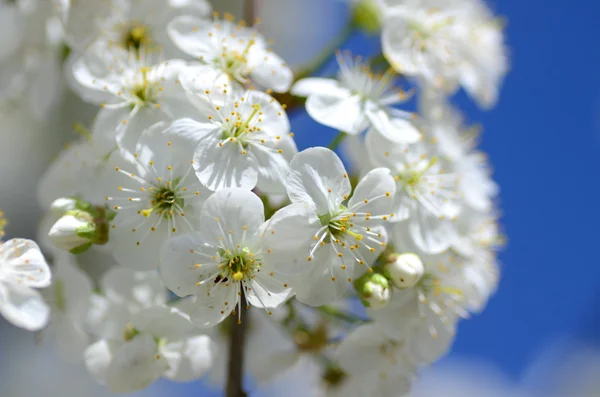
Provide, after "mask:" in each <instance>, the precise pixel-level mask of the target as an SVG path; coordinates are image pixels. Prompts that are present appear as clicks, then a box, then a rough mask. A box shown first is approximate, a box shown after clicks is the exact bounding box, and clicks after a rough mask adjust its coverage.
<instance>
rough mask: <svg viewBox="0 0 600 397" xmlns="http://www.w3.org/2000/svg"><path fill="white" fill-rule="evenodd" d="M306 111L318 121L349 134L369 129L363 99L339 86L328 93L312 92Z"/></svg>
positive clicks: (307, 101)
mask: <svg viewBox="0 0 600 397" xmlns="http://www.w3.org/2000/svg"><path fill="white" fill-rule="evenodd" d="M306 111H307V112H308V114H309V115H310V117H312V118H313V119H315V120H316V121H318V122H319V123H321V124H323V125H326V126H328V127H331V128H335V129H336V130H339V131H342V132H345V133H347V134H349V135H357V134H360V133H361V132H363V131H364V130H366V129H367V126H368V121H367V119H366V116H365V109H364V103H363V100H362V99H361V98H360V96H358V95H353V94H352V92H350V90H346V89H342V88H337V89H335V90H332V91H331V92H329V93H327V94H312V95H310V96H309V97H308V99H307V100H306Z"/></svg>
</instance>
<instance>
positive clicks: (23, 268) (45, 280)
mask: <svg viewBox="0 0 600 397" xmlns="http://www.w3.org/2000/svg"><path fill="white" fill-rule="evenodd" d="M51 278H52V276H51V274H50V268H49V267H48V264H47V263H46V259H44V256H43V255H42V252H41V251H40V247H38V245H37V244H36V243H35V241H32V240H27V239H22V238H14V239H11V240H8V241H6V242H4V243H1V245H0V280H4V281H7V282H9V283H15V284H17V283H18V284H22V285H24V286H28V287H35V288H43V287H47V286H49V285H50V280H51Z"/></svg>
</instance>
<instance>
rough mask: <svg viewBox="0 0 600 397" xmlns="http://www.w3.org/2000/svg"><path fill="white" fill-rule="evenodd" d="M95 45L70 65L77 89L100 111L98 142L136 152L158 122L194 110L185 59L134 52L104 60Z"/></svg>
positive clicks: (178, 116) (98, 46)
mask: <svg viewBox="0 0 600 397" xmlns="http://www.w3.org/2000/svg"><path fill="white" fill-rule="evenodd" d="M105 51H106V47H105V46H103V45H96V46H94V47H91V48H89V49H88V50H87V51H86V53H85V54H84V55H83V56H82V57H81V58H79V59H78V60H77V61H75V62H74V63H73V65H72V77H73V82H72V85H73V86H74V87H73V88H74V89H75V90H76V91H77V92H78V94H79V95H80V96H81V97H82V98H83V99H84V100H86V101H88V102H91V103H94V104H98V105H100V106H101V110H100V112H99V113H98V115H97V117H96V121H95V125H94V129H93V132H94V135H100V136H99V138H97V139H112V140H113V141H114V140H115V139H116V141H117V142H118V143H119V144H120V145H121V146H123V147H125V148H127V149H129V150H131V151H133V150H134V148H135V145H136V143H137V140H138V139H139V136H140V133H141V132H142V131H143V130H145V129H146V128H148V127H149V126H151V125H152V124H154V123H156V122H159V121H171V120H174V119H177V118H181V117H186V116H187V115H189V114H190V112H193V110H194V108H193V106H192V105H191V104H190V103H189V101H188V100H187V98H186V96H185V92H184V90H183V88H182V87H181V84H180V83H179V80H178V76H179V73H180V72H181V71H182V70H183V69H184V68H185V67H186V63H185V62H184V61H182V60H178V59H171V60H168V61H159V60H157V59H156V57H154V56H146V55H145V54H141V55H138V54H136V53H134V52H129V53H127V54H120V55H117V56H114V57H112V58H110V59H108V60H106V59H102V58H101V56H102V55H101V54H104V52H105Z"/></svg>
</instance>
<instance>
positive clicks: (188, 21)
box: [168, 15, 292, 92]
mask: <svg viewBox="0 0 600 397" xmlns="http://www.w3.org/2000/svg"><path fill="white" fill-rule="evenodd" d="M168 32H169V35H170V37H171V39H172V40H173V42H174V43H175V45H177V46H178V47H179V48H180V49H181V50H183V51H184V52H186V53H187V54H188V55H191V56H193V57H194V58H196V59H198V60H199V61H200V63H201V65H198V66H196V67H194V68H193V70H194V73H195V74H198V75H200V74H205V73H212V72H217V73H218V78H219V79H222V80H223V81H224V82H226V84H227V86H229V87H232V88H234V89H236V88H238V89H239V88H242V87H243V86H246V87H247V86H249V85H251V84H256V85H258V86H260V87H262V88H265V89H272V90H273V91H275V92H286V91H287V90H288V89H289V88H290V85H291V84H292V71H291V70H290V68H289V67H288V66H287V64H286V63H285V62H284V61H283V60H282V59H281V58H280V57H279V56H277V55H276V54H274V53H273V52H271V51H270V50H269V49H268V47H267V43H266V41H265V39H264V38H263V37H262V36H261V35H260V34H259V33H258V32H257V31H256V30H254V29H252V28H248V27H246V26H244V24H242V23H239V24H235V23H234V22H233V21H232V20H231V19H225V20H215V21H210V20H203V19H198V18H195V17H193V16H188V15H185V16H181V17H178V18H175V19H174V20H173V21H171V23H169V25H168Z"/></svg>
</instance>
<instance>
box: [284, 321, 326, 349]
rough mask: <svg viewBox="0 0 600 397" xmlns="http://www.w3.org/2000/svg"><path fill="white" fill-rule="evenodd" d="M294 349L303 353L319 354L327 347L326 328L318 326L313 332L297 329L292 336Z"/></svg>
mask: <svg viewBox="0 0 600 397" xmlns="http://www.w3.org/2000/svg"><path fill="white" fill-rule="evenodd" d="M292 338H293V340H294V343H295V344H296V348H297V349H298V350H300V351H301V352H305V353H319V352H320V351H321V350H323V349H324V348H325V347H326V346H327V339H328V332H327V327H326V326H325V325H323V324H321V325H319V326H318V327H317V328H316V329H315V330H313V331H307V330H305V329H302V328H301V329H298V330H296V331H295V332H294V333H293V336H292Z"/></svg>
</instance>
